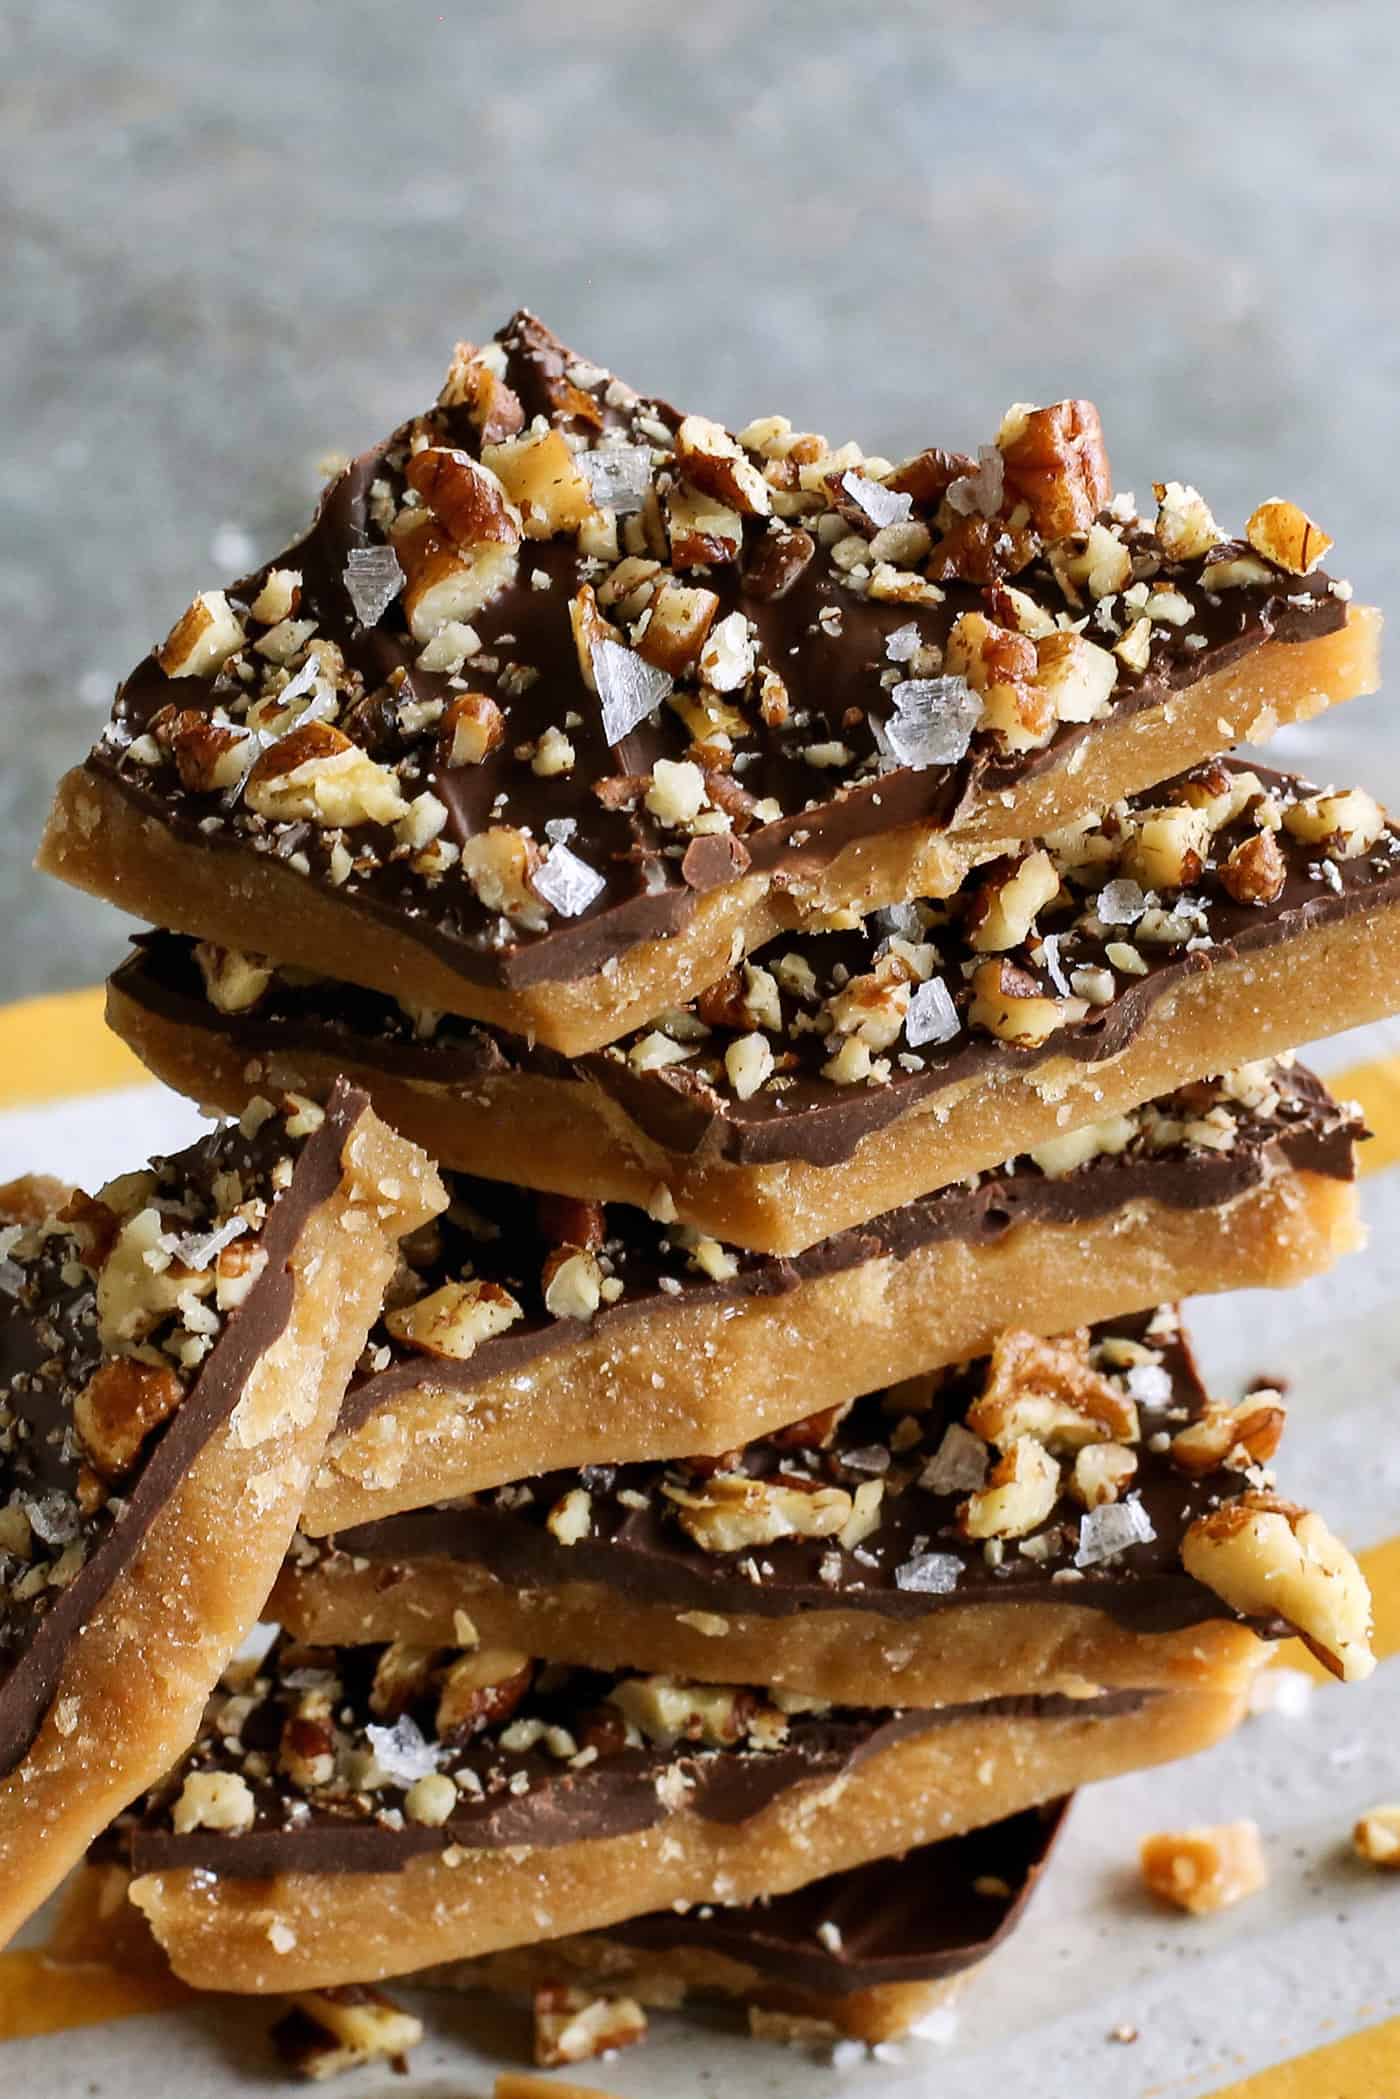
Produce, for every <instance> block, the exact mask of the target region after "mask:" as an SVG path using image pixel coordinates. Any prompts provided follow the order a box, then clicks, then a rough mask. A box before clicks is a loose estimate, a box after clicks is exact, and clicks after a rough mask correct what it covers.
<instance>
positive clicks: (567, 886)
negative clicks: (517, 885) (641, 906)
mask: <svg viewBox="0 0 1400 2099" xmlns="http://www.w3.org/2000/svg"><path fill="white" fill-rule="evenodd" d="M530 886H531V887H532V889H533V890H534V891H535V894H536V895H537V896H542V897H543V898H544V900H545V902H546V903H547V904H552V905H553V906H554V908H555V910H556V911H557V912H559V914H560V916H561V917H563V918H577V917H578V915H579V913H580V912H581V911H586V910H587V909H588V907H589V905H590V904H592V903H595V902H596V901H597V899H598V898H599V897H600V896H601V895H602V894H603V891H604V890H605V889H606V888H607V886H608V885H607V883H606V882H605V881H604V879H603V877H602V876H601V875H600V874H599V873H598V871H597V869H596V868H593V867H590V866H589V864H588V862H587V861H586V860H580V858H579V856H578V854H577V853H572V852H570V850H569V848H568V846H566V845H555V846H551V847H550V849H549V852H548V853H547V854H546V855H545V858H544V860H543V862H542V863H541V865H540V866H539V867H537V868H536V869H535V872H534V874H533V875H531V877H530Z"/></svg>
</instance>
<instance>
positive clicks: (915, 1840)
mask: <svg viewBox="0 0 1400 2099" xmlns="http://www.w3.org/2000/svg"><path fill="white" fill-rule="evenodd" d="M254 1668H256V1670H257V1673H256V1674H254V1673H253V1670H254ZM1081 1688H1084V1687H1081ZM1244 1702H1245V1683H1244V1681H1243V1680H1241V1682H1239V1683H1238V1684H1236V1685H1235V1686H1232V1687H1231V1688H1230V1689H1229V1690H1228V1691H1226V1690H1223V1689H1221V1688H1220V1687H1217V1686H1207V1687H1203V1688H1197V1687H1192V1688H1189V1689H1181V1690H1170V1691H1150V1690H1120V1691H1114V1692H1101V1693H1091V1694H1090V1695H1088V1696H1085V1697H1081V1698H1029V1699H993V1700H983V1701H977V1702H975V1703H972V1704H968V1705H957V1706H943V1707H939V1708H930V1709H925V1710H916V1709H904V1710H889V1709H886V1710H880V1709H863V1710H855V1709H851V1708H843V1707H828V1706H825V1705H821V1704H818V1703H817V1702H816V1701H814V1700H812V1699H801V1698H798V1699H794V1698H790V1697H788V1696H787V1695H786V1694H784V1693H775V1694H773V1695H772V1696H770V1695H769V1694H767V1693H766V1692H763V1691H758V1690H753V1689H749V1688H743V1687H738V1688H736V1687H735V1686H733V1685H697V1684H688V1683H685V1682H682V1681H680V1680H679V1679H677V1678H675V1677H674V1676H660V1675H647V1676H641V1675H636V1674H631V1673H621V1674H620V1673H616V1672H606V1673H604V1672H592V1671H581V1670H571V1669H564V1668H559V1667H557V1666H554V1665H550V1664H541V1663H536V1662H534V1661H532V1660H531V1659H529V1658H528V1657H527V1656H526V1655H524V1654H522V1653H519V1652H508V1651H505V1650H501V1649H490V1648H485V1647H480V1646H472V1647H468V1648H465V1649H463V1648H462V1647H461V1646H460V1644H457V1645H456V1646H454V1647H452V1648H449V1649H446V1650H432V1649H424V1648H420V1647H408V1646H403V1645H399V1644H394V1645H390V1646H387V1647H381V1646H368V1647H350V1648H342V1649H332V1648H307V1647H298V1646H296V1645H294V1644H292V1643H290V1642H288V1641H285V1640H284V1641H282V1642H281V1643H280V1644H279V1645H278V1647H276V1648H275V1649H274V1650H273V1652H272V1653H271V1655H270V1657H268V1658H265V1659H264V1661H263V1662H262V1663H261V1664H258V1665H246V1666H245V1667H244V1669H243V1671H242V1672H241V1674H239V1675H237V1676H235V1677H233V1678H231V1679H230V1680H229V1683H228V1686H227V1688H226V1690H225V1691H224V1692H223V1693H222V1694H221V1695H220V1696H219V1697H217V1698H216V1699H215V1700H214V1701H213V1702H212V1704H211V1706H210V1709H209V1712H208V1714H207V1716H206V1721H205V1725H204V1728H203V1731H202V1732H201V1734H200V1736H199V1738H198V1740H197V1742H196V1743H195V1745H194V1747H193V1748H192V1749H191V1751H190V1753H189V1755H188V1756H187V1757H186V1758H185V1760H184V1761H183V1762H182V1763H181V1765H180V1766H179V1767H178V1768H177V1769H176V1770H175V1771H174V1772H173V1773H172V1774H171V1776H170V1778H169V1779H168V1780H167V1782H166V1783H165V1784H164V1785H163V1786H161V1787H160V1788H159V1789H157V1791H156V1792H155V1793H153V1794H152V1795H150V1796H149V1797H148V1798H147V1800H146V1801H145V1802H144V1804H143V1805H142V1806H141V1807H140V1808H138V1809H136V1810H133V1811H132V1814H131V1815H130V1816H129V1817H127V1818H125V1819H124V1821H123V1822H122V1823H120V1824H119V1825H118V1827H117V1831H116V1836H115V1841H120V1842H121V1844H122V1845H123V1846H124V1851H125V1857H126V1859H127V1862H128V1863H129V1865H130V1867H131V1869H132V1871H133V1873H134V1875H135V1878H134V1880H133V1882H132V1886H131V1898H132V1900H133V1901H134V1902H135V1904H136V1906H137V1908H138V1909H139V1910H141V1912H142V1913H143V1915H144V1916H145V1917H146V1919H147V1921H148V1922H149V1923H150V1925H151V1928H152V1929H153V1931H154V1932H155V1935H156V1937H157V1939H158V1940H159V1942H160V1944H161V1945H162V1946H163V1947H164V1949H165V1951H166V1953H167V1955H168V1957H169V1959H170V1961H171V1965H172V1966H173V1967H174V1969H175V1971H176V1973H177V1974H179V1975H180V1976H182V1977H183V1978H184V1979H185V1980H186V1981H190V1982H194V1983H196V1984H197V1985H201V1986H202V1985H205V1984H207V1983H210V1982H212V1981H213V1979H214V1978H215V1977H217V1986H218V1987H219V1988H222V1989H232V1990H250V1991H264V1990H271V1989H300V1988H306V1987H312V1988H315V1987H319V1986H321V1985H324V1984H327V1983H338V1982H344V1981H362V1982H372V1981H376V1980H378V1979H380V1978H381V1977H382V1976H385V1975H388V1974H394V1973H399V1974H404V1973H408V1972H409V1971H411V1970H413V1969H415V1968H423V1967H428V1966H431V1965H434V1964H437V1963H440V1962H444V1961H449V1960H462V1959H467V1958H470V1957H471V1956H472V1955H474V1954H478V1953H488V1952H491V1951H494V1950H496V1949H497V1948H500V1947H503V1946H512V1945H524V1944H531V1943H534V1942H535V1941H537V1940H539V1939H541V1938H551V1939H552V1938H559V1937H563V1936H565V1935H567V1934H568V1933H570V1932H578V1931H587V1930H593V1929H596V1928H598V1927H600V1926H605V1925H607V1924H611V1923H615V1922H616V1921H618V1920H619V1919H621V1918H626V1917H637V1916H644V1915H647V1914H648V1913H650V1912H652V1911H656V1910H660V1909H665V1908H667V1907H671V1906H674V1905H689V1904H694V1903H706V1902H714V1901H717V1900H719V1901H726V1902H747V1901H751V1900H753V1899H755V1898H756V1897H758V1896H760V1895H781V1894H783V1893H785V1892H787V1890H789V1889H791V1888H794V1887H800V1886H803V1885H805V1884H806V1883H808V1882H810V1881H812V1880H816V1879H820V1878H822V1877H824V1876H825V1875H827V1874H830V1873H835V1872H841V1871H844V1870H846V1869H847V1868H849V1867H852V1866H856V1865H861V1864H864V1863H866V1862H867V1861H868V1860H870V1859H872V1858H883V1857H886V1856H888V1855H890V1854H891V1853H893V1852H897V1851H903V1850H906V1849H908V1848H911V1847H913V1846H916V1845H921V1844H926V1843H929V1842H931V1841H932V1840H933V1839H934V1838H935V1837H942V1836H954V1835H957V1834H959V1833H960V1832H961V1831H963V1830H966V1829H969V1828H975V1827H978V1826H980V1825H981V1824H983V1823H985V1822H990V1821H997V1820H1000V1819H1002V1818H1003V1817H1004V1816H1006V1815H1008V1814H1013V1813H1016V1812H1018V1811H1019V1810H1020V1809H1022V1808H1025V1807H1029V1806H1032V1805H1034V1804H1036V1803H1037V1802H1039V1801H1043V1800H1049V1799H1053V1798H1055V1797H1057V1796H1058V1795H1059V1794H1061V1793H1063V1792H1065V1791H1066V1790H1068V1789H1070V1787H1071V1783H1072V1782H1075V1783H1077V1782H1079V1781H1085V1782H1088V1781H1090V1780H1093V1779H1097V1778H1100V1777H1103V1776H1106V1775H1108V1774H1110V1773H1111V1772H1115V1771H1122V1770H1126V1769H1130V1768H1135V1767H1137V1766H1139V1765H1143V1764H1147V1763H1152V1762H1155V1761H1158V1760H1160V1759H1163V1758H1166V1757H1170V1756H1175V1755H1182V1754H1185V1753H1188V1752H1189V1751H1190V1750H1191V1749H1194V1748H1196V1747H1199V1746H1201V1745H1202V1744H1203V1742H1206V1741H1210V1740H1214V1739H1216V1738H1217V1737H1218V1736H1219V1735H1220V1734H1221V1733H1223V1732H1224V1731H1225V1730H1226V1729H1228V1728H1229V1727H1230V1726H1231V1725H1233V1724H1234V1722H1235V1720H1236V1719H1237V1718H1238V1717H1239V1714H1240V1712H1241V1710H1242V1708H1243V1705H1244ZM852 1780H855V1781H856V1782H854V1783H853V1782H852Z"/></svg>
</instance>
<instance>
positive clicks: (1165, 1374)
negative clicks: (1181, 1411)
mask: <svg viewBox="0 0 1400 2099" xmlns="http://www.w3.org/2000/svg"><path fill="white" fill-rule="evenodd" d="M1124 1383H1125V1384H1126V1385H1127V1387H1128V1397H1129V1398H1130V1399H1137V1400H1141V1401H1142V1403H1143V1405H1144V1406H1148V1407H1160V1406H1165V1404H1166V1402H1167V1401H1168V1400H1169V1399H1170V1398H1171V1396H1172V1389H1173V1388H1172V1379H1171V1372H1170V1371H1169V1370H1167V1369H1166V1368H1165V1367H1164V1366H1163V1365H1162V1364H1161V1363H1135V1364H1134V1365H1133V1367H1132V1369H1131V1370H1130V1371H1129V1372H1128V1375H1127V1377H1126V1378H1125V1379H1124Z"/></svg>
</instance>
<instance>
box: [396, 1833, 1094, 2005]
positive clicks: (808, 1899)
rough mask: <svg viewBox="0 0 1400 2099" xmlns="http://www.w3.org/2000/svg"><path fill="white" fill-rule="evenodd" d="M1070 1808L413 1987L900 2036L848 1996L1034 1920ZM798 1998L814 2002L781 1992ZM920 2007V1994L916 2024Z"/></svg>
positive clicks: (491, 1961)
mask: <svg viewBox="0 0 1400 2099" xmlns="http://www.w3.org/2000/svg"><path fill="white" fill-rule="evenodd" d="M1068 1807H1069V1802H1068V1801H1067V1800H1057V1801H1053V1802H1050V1803H1048V1804H1047V1805H1046V1806H1045V1807H1040V1808H1028V1809H1026V1810H1025V1811H1024V1812H1023V1813H1021V1814H1019V1815H1012V1816H1009V1817H1008V1818H1007V1819H1006V1820H1005V1821H1003V1822H994V1823H991V1824H989V1825H988V1826H987V1827H986V1828H983V1829H975V1830H969V1831H968V1832H967V1833H966V1834H965V1835H963V1836H960V1837H948V1838H945V1839H944V1841H943V1842H942V1843H940V1844H927V1845H924V1846H923V1847H922V1848H921V1849H919V1850H917V1851H912V1852H909V1853H907V1854H906V1855H905V1856H904V1857H903V1858H890V1859H875V1860H872V1861H871V1863H870V1864H869V1865H867V1866H858V1867H855V1868H853V1869H852V1870H851V1871H849V1872H846V1873H834V1874H829V1875H827V1877H826V1878H825V1879H823V1880H817V1881H813V1882H811V1883H810V1884H809V1885H808V1886H807V1887H803V1888H795V1889H793V1890H792V1891H791V1892H790V1893H788V1894H786V1895H778V1896H775V1897H774V1898H773V1899H772V1900H771V1901H765V1902H756V1903H743V1904H737V1905H733V1906H724V1905H720V1904H715V1903H702V1904H700V1905H698V1906H697V1907H693V1908H690V1909H687V1910H685V1911H682V1912H677V1911H675V1910H661V1911H657V1912H654V1913H653V1914H652V1915H651V1916H647V1917H635V1918H632V1919H630V1920H629V1921H627V1922H624V1923H620V1924H614V1925H612V1926H610V1927H609V1928H608V1930H607V1931H606V1932H603V1933H599V1934H598V1935H596V1936H592V1937H587V1938H580V1939H565V1940H553V1941H550V1942H548V1943H546V1944H542V1945H540V1946H538V1947H522V1948H516V1949H512V1950H511V1951H508V1952H505V1953H499V1954H488V1955H487V1956H486V1957H485V1958H484V1959H482V1960H479V1961H469V1962H463V1963H461V1964H459V1965H458V1966H456V1967H454V1968H448V1969H440V1970H430V1971H429V1972H428V1973H427V1974H426V1975H425V1976H421V1977H419V1978H417V1980H419V1981H421V1982H424V1983H426V1984H428V1985H429V1986H430V1987H435V1988H451V1989H458V1990H491V1991H496V1992H507V1993H511V1992H515V1991H518V1990H521V1989H525V1990H529V1991H531V1992H532V1993H533V1994H534V1995H535V2000H536V2010H537V2023H538V2014H539V2012H540V2011H541V2010H544V2011H545V2012H546V2013H547V2012H548V2010H549V2009H550V2008H551V2007H550V2003H549V1999H550V1998H551V1997H552V1998H553V1999H555V2000H556V2001H557V2000H558V1999H560V1998H561V1997H564V1996H565V1995H566V1993H573V1992H578V1991H579V1990H581V1989H582V1990H586V1989H589V1988H590V1987H591V1988H593V1989H595V1990H597V1991H600V1992H603V1993H605V1994H610V1995H612V1996H614V1997H615V1996H617V1995H619V1994H624V1993H625V1994H626V1995H627V1996H628V1997H629V1998H632V1999H634V2000H636V2001H639V2002H641V2003H643V2004H649V2003H659V2004H663V2005H675V2004H677V2003H678V2002H680V2001H682V2000H683V1999H686V1998H688V1997H690V1996H691V1995H695V1996H706V1995H710V1996H715V1995H733V1994H736V1993H739V1994H742V1995H743V1996H744V1997H746V1998H747V1999H748V2001H750V2002H751V2003H759V2004H769V2005H771V2006H772V2007H773V2008H775V2009H783V2008H790V2009H792V2010H793V2011H794V2012H798V2013H799V2014H803V2013H805V2015H807V2016H809V2017H818V2018H819V2017H822V2016H823V2015H825V2017H826V2018H827V2020H828V2021H829V2023H830V2024H832V2025H833V2026H835V2027H839V2028H840V2029H841V2030H843V2031H855V2030H859V2031H861V2032H862V2034H863V2036H864V2037H866V2038H869V2039H873V2040H878V2039H881V2038H886V2037H888V2035H889V2033H891V2032H893V2031H896V2030H903V2029H902V2028H893V2027H890V2026H889V2025H888V2023H887V2021H886V2022H882V2031H881V2032H878V2033H877V2032H869V2033H866V2032H865V2028H866V2027H867V2026H868V2025H869V2023H870V2018H871V2015H872V2014H878V2013H880V2012H882V2011H884V2012H886V2013H888V2011H889V2010H891V2009H894V2008H895V2007H893V2006H891V2005H886V2004H881V2003H878V2002H876V2001H873V1999H872V2001H871V2002H869V2003H867V2004H864V2005H859V2006H853V2005H852V2004H851V2002H850V2000H851V1999H853V1998H872V1993H875V1992H881V1993H886V1992H892V1991H895V1990H899V1989H900V1988H901V1986H907V1985H910V1984H916V1983H928V1982H935V1981H947V1980H949V1979H950V1978H952V1977H954V1976H957V1975H961V1974H962V1973H963V1972H964V1971H965V1970H966V1969H968V1968H970V1967H972V1966H974V1965H976V1964H977V1963H978V1962H980V1961H983V1960H985V1959H986V1958H987V1956H988V1955H989V1954H990V1953H992V1952H994V1951H995V1950H996V1948H997V1947H998V1946H1000V1945H1001V1944H1002V1943H1003V1941H1004V1940H1005V1939H1007V1938H1008V1937H1009V1936H1010V1934H1011V1933H1012V1931H1014V1930H1015V1928H1016V1926H1017V1925H1018V1924H1019V1923H1020V1921H1021V1918H1022V1917H1023V1916H1024V1914H1025V1910H1026V1906H1027V1904H1028V1903H1029V1901H1030V1899H1031V1897H1032V1895H1033V1894H1034V1893H1035V1890H1036V1888H1037V1886H1038V1885H1039V1882H1040V1878H1041V1875H1042V1874H1043V1872H1044V1871H1045V1869H1046V1867H1047V1865H1048V1864H1049V1862H1050V1859H1051V1856H1052V1854H1053V1851H1054V1848H1055V1845H1056V1842H1057V1840H1058V1838H1059V1836H1060V1833H1061V1831H1062V1829H1063V1828H1064V1824H1065V1820H1066V1813H1067V1810H1068ZM794 1991H800V1992H802V1993H803V1994H804V1997H805V1999H806V2002H805V2003H803V2004H801V2005H800V2006H799V2005H798V2004H797V2003H795V2002H793V2001H792V1999H791V1997H790V1996H786V1995H782V1994H779V1995H777V1996H775V1994H774V1993H775V1992H778V1993H791V1992H794ZM542 2000H543V2001H542ZM922 2008H924V2006H923V2000H922V1998H921V1999H920V2001H919V2004H918V2006H917V2007H916V2008H914V2015H915V2016H917V2014H918V2010H919V2009H922ZM905 2023H906V2025H907V2021H906V2022H905Z"/></svg>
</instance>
